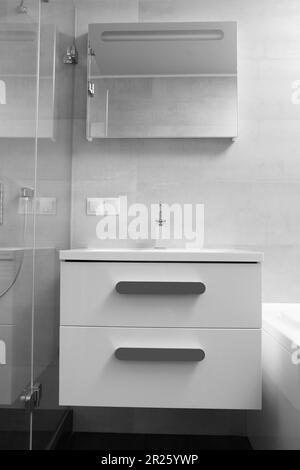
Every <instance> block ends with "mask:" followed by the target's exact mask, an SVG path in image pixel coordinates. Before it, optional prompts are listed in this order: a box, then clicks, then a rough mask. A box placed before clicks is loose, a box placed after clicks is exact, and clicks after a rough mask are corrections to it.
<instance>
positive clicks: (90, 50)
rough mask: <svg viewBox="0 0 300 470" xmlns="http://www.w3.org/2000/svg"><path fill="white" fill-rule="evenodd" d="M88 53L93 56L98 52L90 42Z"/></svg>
mask: <svg viewBox="0 0 300 470" xmlns="http://www.w3.org/2000/svg"><path fill="white" fill-rule="evenodd" d="M88 54H89V55H90V56H91V57H95V55H96V53H95V50H94V49H93V48H92V46H91V43H89V45H88Z"/></svg>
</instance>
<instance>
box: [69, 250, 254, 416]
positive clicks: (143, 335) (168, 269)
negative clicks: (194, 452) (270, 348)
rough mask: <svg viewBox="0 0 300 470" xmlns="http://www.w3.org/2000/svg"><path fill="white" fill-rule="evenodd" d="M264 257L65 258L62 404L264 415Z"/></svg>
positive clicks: (130, 253) (108, 254) (136, 253)
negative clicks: (239, 411)
mask: <svg viewBox="0 0 300 470" xmlns="http://www.w3.org/2000/svg"><path fill="white" fill-rule="evenodd" d="M261 262H262V255H261V254H260V253H246V252H237V251H186V252H185V251H179V250H178V251H176V250H173V251H172V250H165V251H163V252H162V251H161V252H158V251H157V250H123V251H122V250H116V251H113V250H112V251H104V250H103V251H101V250H95V251H91V250H70V251H64V252H61V319H60V404H61V405H69V406H111V407H153V408H208V409H210V408H211V409H213V408H215V409H216V408H217V409H259V408H260V406H261Z"/></svg>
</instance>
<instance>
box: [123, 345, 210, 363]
mask: <svg viewBox="0 0 300 470" xmlns="http://www.w3.org/2000/svg"><path fill="white" fill-rule="evenodd" d="M115 357H116V358H117V359H118V360H119V361H140V362H146V361H155V362H201V361H203V359H204V358H205V352H204V351H203V350H202V349H169V348H118V349H116V351H115Z"/></svg>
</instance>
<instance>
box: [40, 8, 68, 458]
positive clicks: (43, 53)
mask: <svg viewBox="0 0 300 470" xmlns="http://www.w3.org/2000/svg"><path fill="white" fill-rule="evenodd" d="M74 18H75V9H74V2H73V0H63V1H61V0H60V1H55V0H50V2H47V3H44V2H42V3H41V35H40V36H41V47H40V77H39V106H38V136H39V137H38V151H37V184H36V252H35V274H36V275H35V285H34V288H35V289H34V291H35V310H34V342H33V351H34V355H33V374H34V383H40V384H41V385H42V398H41V401H40V405H39V407H38V408H37V409H35V410H34V412H33V449H44V448H49V447H51V446H52V445H53V444H54V442H55V439H56V437H57V435H56V433H55V432H56V430H57V429H58V427H59V425H60V424H61V423H63V422H64V419H65V417H66V410H64V409H63V408H61V407H59V402H58V353H59V351H58V334H59V250H60V249H68V248H69V247H70V245H69V244H70V213H71V207H70V205H71V201H70V199H71V161H72V126H73V115H72V112H73V81H74V67H73V66H72V64H65V63H64V57H65V54H66V51H67V50H68V48H69V47H71V46H72V44H73V42H74Z"/></svg>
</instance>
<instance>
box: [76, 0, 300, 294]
mask: <svg viewBox="0 0 300 470" xmlns="http://www.w3.org/2000/svg"><path fill="white" fill-rule="evenodd" d="M76 5H77V7H78V24H77V32H78V44H79V47H80V48H81V61H80V62H81V63H80V65H79V66H78V67H77V68H76V93H75V96H76V101H75V117H76V121H75V127H74V130H75V132H74V141H73V193H72V197H73V209H72V213H73V216H72V246H73V247H82V246H93V247H95V246H101V243H103V242H100V241H99V240H97V238H96V231H95V227H96V223H97V219H96V218H93V217H87V216H86V215H85V198H86V197H87V196H117V195H119V194H124V195H127V196H128V199H129V202H143V203H150V202H157V201H158V200H162V201H163V202H179V203H183V202H185V203H188V202H192V203H196V202H203V203H204V204H205V213H206V230H205V232H206V246H212V247H216V246H217V247H224V246H225V247H231V246H234V247H237V246H239V247H245V248H247V249H259V250H262V251H264V252H265V254H266V261H265V264H264V275H263V298H264V301H273V302H275V301H283V302H284V301H293V302H296V301H299V300H300V289H299V286H298V279H299V277H300V265H299V263H298V262H297V259H299V255H300V245H299V242H300V217H299V215H300V214H299V207H300V184H299V179H300V163H299V156H300V150H299V148H300V132H299V124H300V122H299V119H300V106H297V105H293V104H292V103H291V95H292V82H293V81H294V80H297V79H300V60H299V59H300V38H299V32H298V24H299V20H300V3H299V1H297V0H289V1H279V0H251V1H250V0H249V1H247V0H227V1H226V2H225V1H224V0H172V1H169V0H159V1H158V0H140V1H138V0H122V1H120V0H98V1H87V0H84V1H80V0H77V2H76ZM197 20H199V21H206V20H236V21H237V22H238V71H239V134H240V135H239V138H238V140H237V142H235V143H231V142H229V141H227V140H222V139H221V140H213V139H204V140H201V139H200V140H188V139H187V140H172V139H167V140H163V139H158V140H150V139H149V140H146V139H142V140H129V141H126V140H116V141H101V140H95V141H93V142H92V143H89V142H87V141H86V140H85V117H86V109H85V101H86V92H85V87H86V84H85V79H86V67H85V65H86V64H85V59H84V58H83V56H82V54H83V55H85V54H84V53H85V46H86V33H87V25H88V23H90V22H120V21H121V22H122V21H131V22H136V21H140V22H143V21H150V22H151V21H153V22H159V21H197Z"/></svg>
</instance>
